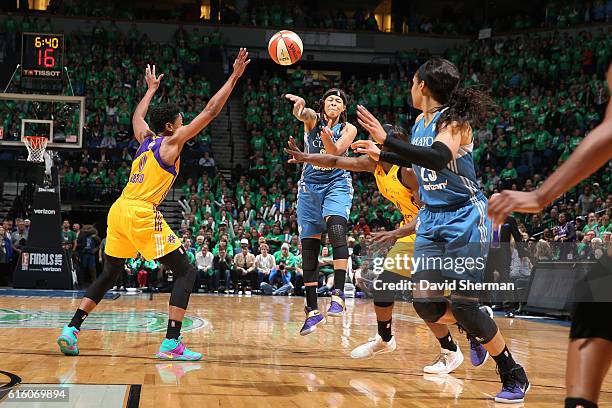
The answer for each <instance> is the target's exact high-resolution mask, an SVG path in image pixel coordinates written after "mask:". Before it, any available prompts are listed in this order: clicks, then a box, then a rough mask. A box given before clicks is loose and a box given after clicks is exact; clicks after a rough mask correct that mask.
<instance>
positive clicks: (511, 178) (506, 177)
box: [499, 161, 518, 189]
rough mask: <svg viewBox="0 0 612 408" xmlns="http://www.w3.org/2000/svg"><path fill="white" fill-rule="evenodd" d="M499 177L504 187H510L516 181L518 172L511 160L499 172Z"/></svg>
mask: <svg viewBox="0 0 612 408" xmlns="http://www.w3.org/2000/svg"><path fill="white" fill-rule="evenodd" d="M499 178H500V179H501V181H502V185H503V188H504V189H509V188H510V187H511V186H512V184H515V183H516V181H517V179H518V173H517V172H516V169H515V168H514V165H513V163H512V162H511V161H510V162H508V164H506V168H505V169H503V170H502V171H501V172H500V173H499Z"/></svg>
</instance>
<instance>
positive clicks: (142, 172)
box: [121, 136, 180, 206]
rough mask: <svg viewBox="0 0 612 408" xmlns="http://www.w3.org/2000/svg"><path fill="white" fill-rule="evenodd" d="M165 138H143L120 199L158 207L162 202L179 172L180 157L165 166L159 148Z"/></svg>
mask: <svg viewBox="0 0 612 408" xmlns="http://www.w3.org/2000/svg"><path fill="white" fill-rule="evenodd" d="M164 137H165V136H149V137H147V138H145V139H144V140H143V142H142V144H141V145H140V148H139V149H138V151H137V152H136V155H135V156H134V161H133V162H132V169H131V171H130V178H129V179H128V183H127V185H126V186H125V188H124V189H123V193H121V198H124V199H128V200H137V201H144V202H146V203H150V204H153V205H154V206H158V205H159V204H161V202H162V201H164V198H166V195H167V194H168V191H170V189H171V188H172V184H174V180H175V179H176V176H177V175H178V172H179V165H180V157H179V158H178V159H177V160H176V163H174V164H173V165H167V164H165V163H164V162H163V161H162V159H161V157H160V155H159V148H160V146H161V143H162V140H164Z"/></svg>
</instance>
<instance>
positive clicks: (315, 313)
mask: <svg viewBox="0 0 612 408" xmlns="http://www.w3.org/2000/svg"><path fill="white" fill-rule="evenodd" d="M304 313H306V321H305V322H304V325H303V326H302V329H301V330H300V334H301V335H302V336H305V335H307V334H310V333H312V332H313V331H315V330H316V328H317V326H318V325H319V324H321V323H325V316H323V315H322V314H321V312H319V309H311V308H309V307H308V306H306V307H305V308H304Z"/></svg>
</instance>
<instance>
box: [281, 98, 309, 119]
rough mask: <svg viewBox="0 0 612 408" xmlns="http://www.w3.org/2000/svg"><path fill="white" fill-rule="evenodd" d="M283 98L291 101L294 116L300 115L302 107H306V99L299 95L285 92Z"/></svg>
mask: <svg viewBox="0 0 612 408" xmlns="http://www.w3.org/2000/svg"><path fill="white" fill-rule="evenodd" d="M285 98H287V99H289V100H290V101H291V102H293V114H294V115H296V116H302V112H303V111H304V107H306V101H305V100H304V98H300V97H299V96H297V95H293V94H286V95H285Z"/></svg>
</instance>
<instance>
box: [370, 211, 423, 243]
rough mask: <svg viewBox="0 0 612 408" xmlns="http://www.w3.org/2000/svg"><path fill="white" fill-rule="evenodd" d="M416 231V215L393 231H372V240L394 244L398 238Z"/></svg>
mask: <svg viewBox="0 0 612 408" xmlns="http://www.w3.org/2000/svg"><path fill="white" fill-rule="evenodd" d="M415 231H416V217H415V218H414V219H413V220H412V221H410V222H409V223H408V224H406V225H402V226H401V227H399V228H398V229H395V230H393V231H378V232H372V241H373V242H376V243H379V244H394V243H395V242H396V241H397V240H398V239H401V238H404V237H407V236H409V235H412V234H414V233H415Z"/></svg>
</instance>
